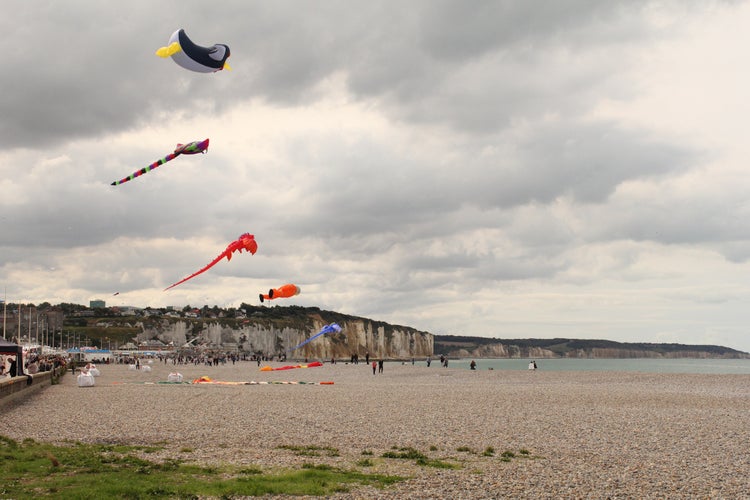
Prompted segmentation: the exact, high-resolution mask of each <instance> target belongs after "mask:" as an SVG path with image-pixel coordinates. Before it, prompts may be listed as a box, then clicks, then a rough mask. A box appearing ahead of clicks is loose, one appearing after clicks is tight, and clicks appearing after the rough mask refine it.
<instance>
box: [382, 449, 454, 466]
mask: <svg viewBox="0 0 750 500" xmlns="http://www.w3.org/2000/svg"><path fill="white" fill-rule="evenodd" d="M382 457H383V458H396V459H399V460H414V463H416V464H417V465H421V466H423V467H435V468H437V469H458V468H459V466H458V465H456V464H452V463H450V462H445V461H442V460H437V459H433V458H430V457H428V456H427V455H425V454H424V453H422V452H421V451H419V450H415V449H414V448H411V447H406V448H395V449H394V450H392V451H386V452H385V453H383V455H382Z"/></svg>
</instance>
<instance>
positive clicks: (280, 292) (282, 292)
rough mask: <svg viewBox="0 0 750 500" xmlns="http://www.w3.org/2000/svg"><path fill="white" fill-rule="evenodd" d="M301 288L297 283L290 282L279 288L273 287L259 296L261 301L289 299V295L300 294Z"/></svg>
mask: <svg viewBox="0 0 750 500" xmlns="http://www.w3.org/2000/svg"><path fill="white" fill-rule="evenodd" d="M299 292H300V289H299V287H298V286H297V285H292V284H291V283H288V284H286V285H281V286H280V287H278V288H271V289H270V290H268V293H267V294H262V293H259V294H258V298H259V299H260V301H261V302H263V301H264V300H273V299H282V298H283V299H288V298H289V297H294V296H295V295H299Z"/></svg>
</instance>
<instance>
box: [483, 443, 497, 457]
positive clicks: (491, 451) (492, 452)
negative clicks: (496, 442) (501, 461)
mask: <svg viewBox="0 0 750 500" xmlns="http://www.w3.org/2000/svg"><path fill="white" fill-rule="evenodd" d="M482 456H485V457H494V456H495V448H493V447H492V446H488V447H487V448H485V449H484V451H483V452H482Z"/></svg>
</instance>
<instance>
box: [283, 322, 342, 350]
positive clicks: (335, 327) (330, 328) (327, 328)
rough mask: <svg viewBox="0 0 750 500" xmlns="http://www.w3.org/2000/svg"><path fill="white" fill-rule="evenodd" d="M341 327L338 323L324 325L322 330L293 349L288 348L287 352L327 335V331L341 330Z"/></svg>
mask: <svg viewBox="0 0 750 500" xmlns="http://www.w3.org/2000/svg"><path fill="white" fill-rule="evenodd" d="M340 331H341V327H340V326H339V325H338V324H337V323H331V324H330V325H326V326H324V327H323V329H322V330H320V331H319V332H318V333H316V334H315V335H313V336H312V337H310V338H309V339H307V340H304V341H302V342H301V343H299V344H297V345H296V346H294V347H292V348H291V349H287V351H286V352H291V351H296V350H297V349H299V348H300V347H302V346H303V345H305V344H307V343H308V342H310V341H312V340H315V339H316V338H318V337H320V336H321V335H325V334H326V333H332V332H340Z"/></svg>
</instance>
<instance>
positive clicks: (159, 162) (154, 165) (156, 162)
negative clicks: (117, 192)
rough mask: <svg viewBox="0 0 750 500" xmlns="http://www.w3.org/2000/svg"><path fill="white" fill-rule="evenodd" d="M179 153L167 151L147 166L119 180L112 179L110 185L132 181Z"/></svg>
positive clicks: (172, 158)
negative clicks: (167, 152) (163, 155)
mask: <svg viewBox="0 0 750 500" xmlns="http://www.w3.org/2000/svg"><path fill="white" fill-rule="evenodd" d="M179 155H180V153H169V154H168V155H167V156H165V157H164V158H162V159H160V160H156V161H155V162H154V163H152V164H151V165H149V166H148V167H144V168H142V169H140V170H137V171H135V172H133V173H132V174H130V175H129V176H127V177H123V178H122V179H120V180H119V181H114V182H113V183H112V184H111V185H112V186H118V185H120V184H123V183H125V182H128V181H132V180H133V179H135V178H136V177H140V176H141V175H143V174H146V173H148V172H151V171H152V170H153V169H155V168H156V167H158V166H161V165H164V164H165V163H167V162H168V161H170V160H174V159H175V158H177V157H178V156H179Z"/></svg>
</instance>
